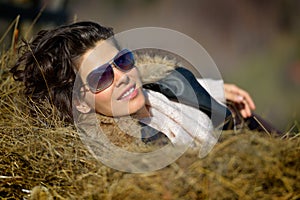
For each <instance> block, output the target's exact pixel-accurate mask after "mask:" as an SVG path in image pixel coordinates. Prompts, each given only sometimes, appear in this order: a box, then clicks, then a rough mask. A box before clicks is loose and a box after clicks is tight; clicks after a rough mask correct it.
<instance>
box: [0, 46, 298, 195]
mask: <svg viewBox="0 0 300 200" xmlns="http://www.w3.org/2000/svg"><path fill="white" fill-rule="evenodd" d="M14 59H15V58H14V53H13V50H9V51H7V52H5V53H2V55H1V68H0V77H1V78H0V97H1V100H0V110H1V116H0V152H1V153H0V198H1V199H2V198H3V199H23V198H25V199H30V198H31V199H53V198H54V199H131V200H132V199H164V200H169V199H276V198H277V199H299V198H300V173H299V172H300V159H299V155H300V137H299V136H300V134H299V133H298V134H297V133H290V134H287V135H286V136H285V137H284V138H278V137H273V136H269V135H267V134H263V133H256V132H250V131H247V130H243V131H241V132H240V133H238V134H237V133H233V132H231V131H227V132H223V134H222V137H221V138H220V142H219V143H218V144H217V145H216V147H215V148H214V149H213V151H212V152H211V153H210V154H209V155H208V156H207V157H206V158H204V159H198V158H197V152H193V151H192V150H190V151H188V152H186V153H185V154H184V155H183V156H182V157H181V158H180V159H179V160H178V161H176V162H175V163H173V164H171V165H169V166H168V167H166V168H164V169H161V170H159V171H155V172H151V173H145V174H130V173H124V172H119V171H116V170H113V169H111V168H108V167H106V166H104V165H102V164H101V163H99V162H98V161H97V160H95V159H94V158H93V157H92V156H91V155H90V154H89V152H88V151H87V149H86V148H85V146H84V145H83V144H82V143H81V141H80V139H79V137H78V135H77V132H76V130H75V129H74V127H73V126H69V125H65V124H64V123H63V122H61V121H60V120H59V119H57V117H56V115H55V112H52V109H51V106H49V105H48V104H47V103H45V105H44V106H48V110H50V112H49V113H44V112H42V111H39V110H38V109H36V112H37V113H38V114H37V117H34V118H33V117H31V116H30V115H29V114H28V113H29V112H28V111H29V107H28V104H27V103H26V101H25V98H24V97H23V96H22V95H21V90H22V86H21V85H20V84H19V83H15V82H14V81H13V79H12V77H11V75H10V74H9V73H8V69H9V66H10V64H11V63H13V62H14ZM30 193H31V194H30Z"/></svg>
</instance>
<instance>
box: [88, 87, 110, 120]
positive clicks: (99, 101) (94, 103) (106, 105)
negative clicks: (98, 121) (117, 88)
mask: <svg viewBox="0 0 300 200" xmlns="http://www.w3.org/2000/svg"><path fill="white" fill-rule="evenodd" d="M111 95H112V94H111V92H110V91H105V92H104V91H103V92H100V93H98V94H95V95H94V94H88V95H87V96H86V98H85V101H86V102H87V103H88V105H89V106H90V107H91V108H92V109H94V110H95V111H96V112H98V113H101V114H104V115H107V116H110V115H111V113H112V111H111V104H112V102H111Z"/></svg>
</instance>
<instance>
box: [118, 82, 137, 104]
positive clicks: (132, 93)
mask: <svg viewBox="0 0 300 200" xmlns="http://www.w3.org/2000/svg"><path fill="white" fill-rule="evenodd" d="M135 86H136V85H135V84H134V85H133V86H132V87H130V88H129V89H128V90H126V91H125V92H124V93H123V94H122V95H121V96H120V97H119V98H118V100H130V99H132V98H134V97H135V96H136V95H137V93H138V90H137V89H136V88H135Z"/></svg>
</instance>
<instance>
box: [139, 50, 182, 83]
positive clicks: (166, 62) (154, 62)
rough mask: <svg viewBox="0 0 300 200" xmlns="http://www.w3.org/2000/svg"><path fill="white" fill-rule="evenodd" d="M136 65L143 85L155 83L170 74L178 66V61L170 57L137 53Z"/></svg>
mask: <svg viewBox="0 0 300 200" xmlns="http://www.w3.org/2000/svg"><path fill="white" fill-rule="evenodd" d="M135 65H136V67H137V68H138V70H139V72H140V75H141V79H142V82H143V83H153V82H156V81H158V80H160V79H162V78H164V77H165V76H166V75H167V74H169V73H170V72H171V71H172V70H174V69H175V68H176V66H178V63H177V61H176V60H175V59H174V58H173V59H172V58H170V57H168V56H160V55H151V53H146V54H145V53H143V54H141V53H135Z"/></svg>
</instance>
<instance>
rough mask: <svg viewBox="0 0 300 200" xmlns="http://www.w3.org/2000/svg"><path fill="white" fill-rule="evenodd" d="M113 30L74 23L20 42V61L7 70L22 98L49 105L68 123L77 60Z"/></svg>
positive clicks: (88, 23)
mask: <svg viewBox="0 0 300 200" xmlns="http://www.w3.org/2000/svg"><path fill="white" fill-rule="evenodd" d="M113 35H114V33H113V30H112V28H109V27H103V26H101V25H99V24H97V23H94V22H77V23H73V24H70V25H64V26H60V27H57V28H55V29H51V30H42V31H40V32H39V33H38V34H37V36H36V37H35V38H34V39H33V40H32V41H31V42H26V41H23V44H22V46H21V47H20V49H19V53H20V57H19V58H18V60H17V62H16V63H15V65H14V66H13V67H12V69H11V70H10V71H11V73H13V77H14V79H15V80H16V81H21V82H23V83H24V85H25V89H24V94H25V95H26V96H27V97H28V98H29V99H30V100H32V101H33V102H34V103H40V102H41V101H43V100H48V101H49V102H51V103H52V104H53V105H54V106H55V107H56V109H57V110H58V112H59V115H60V117H61V118H62V119H63V120H65V121H67V122H72V120H73V115H72V91H73V85H74V81H75V79H76V73H75V71H76V69H78V67H79V65H80V58H81V56H82V55H83V54H84V53H85V52H86V51H87V50H89V49H91V48H93V47H95V45H96V43H97V42H98V41H100V40H105V39H108V38H109V37H111V36H113Z"/></svg>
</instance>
